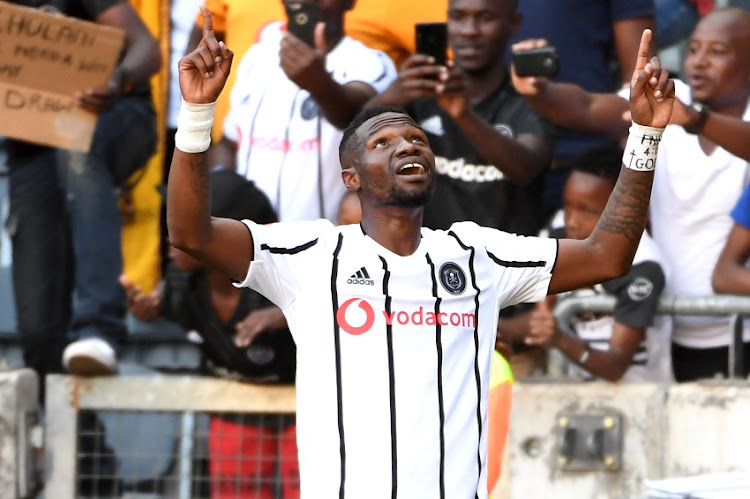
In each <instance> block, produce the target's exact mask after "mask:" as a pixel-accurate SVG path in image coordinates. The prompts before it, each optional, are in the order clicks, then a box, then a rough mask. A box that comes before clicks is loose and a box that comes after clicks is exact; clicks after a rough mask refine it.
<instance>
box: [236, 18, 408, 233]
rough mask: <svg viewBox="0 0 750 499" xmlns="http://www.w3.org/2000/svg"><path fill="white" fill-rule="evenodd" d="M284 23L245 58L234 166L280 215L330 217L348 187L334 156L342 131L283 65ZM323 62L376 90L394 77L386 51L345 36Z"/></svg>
mask: <svg viewBox="0 0 750 499" xmlns="http://www.w3.org/2000/svg"><path fill="white" fill-rule="evenodd" d="M283 27H284V24H282V23H280V22H277V23H273V24H271V25H269V26H268V27H266V28H265V29H264V30H263V32H262V33H261V37H260V41H259V42H258V43H256V44H255V45H253V46H252V47H251V48H250V50H248V52H247V53H246V54H245V56H244V57H243V58H242V62H241V63H240V65H239V67H238V68H237V81H236V83H235V85H234V87H233V89H232V93H231V100H230V103H231V104H230V110H229V114H228V115H227V118H226V120H225V121H224V136H225V137H227V138H228V139H230V140H232V141H234V142H236V143H237V146H238V150H237V158H236V160H237V172H238V173H239V174H241V175H244V176H245V177H247V178H248V179H250V180H252V181H254V182H255V184H256V185H257V186H258V188H260V190H262V191H263V192H264V193H265V194H266V195H267V196H268V198H269V200H270V201H271V204H272V205H273V207H274V209H275V210H276V213H277V214H278V216H279V220H311V219H316V218H327V219H329V220H331V221H335V220H336V216H337V213H338V207H339V202H340V200H341V196H342V195H343V194H344V191H345V188H344V184H343V181H342V180H341V165H340V163H339V158H338V147H339V142H340V141H341V136H342V131H341V130H339V129H338V128H336V127H334V126H333V125H331V124H330V123H329V122H328V121H327V120H326V119H325V118H324V117H323V116H322V113H321V112H320V110H319V108H318V105H317V103H316V102H315V100H314V99H313V98H312V97H311V95H310V93H309V92H308V91H307V90H303V89H301V88H299V87H298V86H297V85H296V84H295V83H294V82H292V81H291V80H290V79H289V78H287V76H286V74H285V73H284V71H283V70H282V69H281V66H280V59H279V46H280V42H281V37H282V33H283ZM326 69H327V70H328V72H329V73H330V74H331V76H332V77H333V79H334V80H335V81H336V82H338V83H339V84H341V85H343V84H346V83H348V82H352V81H361V82H364V83H368V84H369V85H371V86H372V87H373V88H374V89H375V90H376V91H378V92H382V91H383V90H384V89H385V88H386V87H387V86H388V85H389V84H390V83H391V82H392V81H393V79H394V78H395V77H396V69H395V68H394V66H393V62H391V60H390V59H389V58H388V56H387V55H385V53H383V52H380V51H378V50H373V49H371V48H369V47H366V46H365V45H364V44H362V43H360V42H359V41H356V40H354V39H352V38H349V37H344V38H342V39H341V41H340V42H339V43H338V45H336V47H334V49H333V50H331V52H330V53H328V55H327V56H326Z"/></svg>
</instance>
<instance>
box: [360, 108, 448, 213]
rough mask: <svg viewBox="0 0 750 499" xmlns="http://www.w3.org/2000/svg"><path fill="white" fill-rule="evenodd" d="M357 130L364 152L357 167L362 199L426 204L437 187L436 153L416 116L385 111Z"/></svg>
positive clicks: (377, 202)
mask: <svg viewBox="0 0 750 499" xmlns="http://www.w3.org/2000/svg"><path fill="white" fill-rule="evenodd" d="M356 133H357V136H358V140H360V141H361V144H360V147H361V152H360V156H359V159H358V160H357V161H356V163H357V164H356V166H354V170H355V171H356V173H357V175H358V177H359V183H360V187H361V191H362V192H361V197H362V199H363V200H365V201H366V202H369V203H371V204H376V205H390V206H402V207H416V206H422V205H424V203H425V202H427V200H428V199H429V197H430V194H432V191H433V189H434V184H435V156H434V155H433V153H432V150H431V149H430V146H429V144H428V143H427V137H426V136H425V134H424V132H423V131H422V129H420V128H419V127H418V126H417V124H416V123H415V122H414V120H412V119H411V118H410V117H409V116H407V115H404V114H399V113H390V112H389V113H383V114H381V115H378V116H375V117H374V118H372V119H370V120H368V121H366V122H365V123H363V124H362V126H360V127H359V129H358V130H357V132H356ZM355 154H356V153H355Z"/></svg>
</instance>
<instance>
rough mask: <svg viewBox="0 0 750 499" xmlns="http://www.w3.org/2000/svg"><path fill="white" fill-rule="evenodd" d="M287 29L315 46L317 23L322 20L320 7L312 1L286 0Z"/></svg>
mask: <svg viewBox="0 0 750 499" xmlns="http://www.w3.org/2000/svg"><path fill="white" fill-rule="evenodd" d="M284 7H285V9H286V17H287V29H288V30H289V32H290V33H291V34H293V35H294V36H296V37H297V38H299V39H300V40H302V41H303V42H305V43H306V44H307V45H309V46H310V47H315V25H316V24H317V23H318V21H319V20H320V9H319V8H318V6H317V4H315V3H311V2H285V3H284Z"/></svg>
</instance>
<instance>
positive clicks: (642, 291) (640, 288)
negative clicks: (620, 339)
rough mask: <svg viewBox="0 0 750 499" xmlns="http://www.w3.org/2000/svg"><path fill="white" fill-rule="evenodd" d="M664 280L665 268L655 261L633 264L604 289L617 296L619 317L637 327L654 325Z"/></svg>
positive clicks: (606, 283) (616, 303)
mask: <svg viewBox="0 0 750 499" xmlns="http://www.w3.org/2000/svg"><path fill="white" fill-rule="evenodd" d="M664 282H665V278H664V271H663V270H662V268H661V265H659V264H658V263H656V262H654V261H645V262H642V263H639V264H637V265H633V267H632V268H631V270H630V272H628V274H627V275H625V276H623V277H619V278H617V279H613V280H611V281H607V282H605V283H604V284H603V285H602V286H603V287H604V289H605V290H606V291H607V292H609V293H611V294H613V295H615V297H616V302H615V321H616V322H619V323H621V324H625V325H626V326H630V327H634V328H645V327H648V326H651V325H652V324H653V323H654V317H655V316H656V311H657V308H658V307H659V299H660V298H661V294H662V291H664Z"/></svg>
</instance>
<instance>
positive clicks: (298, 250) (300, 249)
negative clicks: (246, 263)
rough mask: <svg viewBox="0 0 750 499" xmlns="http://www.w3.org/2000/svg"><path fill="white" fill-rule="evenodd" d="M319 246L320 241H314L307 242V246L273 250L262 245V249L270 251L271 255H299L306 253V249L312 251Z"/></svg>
mask: <svg viewBox="0 0 750 499" xmlns="http://www.w3.org/2000/svg"><path fill="white" fill-rule="evenodd" d="M316 244H318V239H317V238H316V239H313V240H312V241H310V242H307V243H305V244H301V245H299V246H295V247H294V248H273V247H271V246H269V245H267V244H261V245H260V249H261V250H266V251H270V252H271V253H273V254H275V255H296V254H297V253H301V252H303V251H305V250H306V249H310V248H312V247H313V246H315V245H316Z"/></svg>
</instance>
